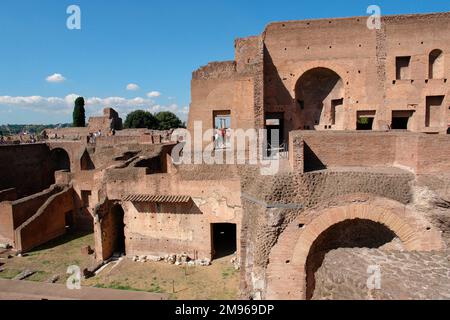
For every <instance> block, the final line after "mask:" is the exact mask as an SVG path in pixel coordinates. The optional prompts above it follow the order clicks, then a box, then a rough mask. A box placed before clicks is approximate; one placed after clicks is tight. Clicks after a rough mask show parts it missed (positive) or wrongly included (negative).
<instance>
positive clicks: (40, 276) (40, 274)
mask: <svg viewBox="0 0 450 320" xmlns="http://www.w3.org/2000/svg"><path fill="white" fill-rule="evenodd" d="M49 278H50V274H49V273H47V272H45V271H37V272H35V273H34V274H32V275H31V276H29V277H28V278H27V280H29V281H35V282H44V281H47V280H48V279H49Z"/></svg>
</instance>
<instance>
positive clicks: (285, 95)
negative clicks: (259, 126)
mask: <svg viewBox="0 0 450 320" xmlns="http://www.w3.org/2000/svg"><path fill="white" fill-rule="evenodd" d="M264 70H265V78H266V80H265V82H266V87H267V88H266V90H265V96H266V97H265V99H264V100H265V101H266V103H268V104H269V105H271V106H277V105H290V104H292V96H291V94H290V93H289V90H288V89H287V88H286V85H285V84H284V82H283V80H282V79H281V78H280V74H279V72H278V70H277V68H276V66H275V64H274V63H273V60H272V57H271V55H270V53H269V51H268V50H267V48H266V46H264Z"/></svg>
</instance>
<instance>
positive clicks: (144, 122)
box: [124, 110, 158, 130]
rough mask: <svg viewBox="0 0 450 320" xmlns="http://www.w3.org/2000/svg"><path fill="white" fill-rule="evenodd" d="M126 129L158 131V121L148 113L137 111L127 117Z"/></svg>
mask: <svg viewBox="0 0 450 320" xmlns="http://www.w3.org/2000/svg"><path fill="white" fill-rule="evenodd" d="M124 126H125V128H126V129H143V128H147V129H153V130H156V129H158V121H157V120H156V118H155V117H154V116H153V115H152V114H151V113H150V112H148V111H143V110H136V111H133V112H131V113H129V114H128V115H127V118H126V120H125V124H124Z"/></svg>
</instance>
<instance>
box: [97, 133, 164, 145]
mask: <svg viewBox="0 0 450 320" xmlns="http://www.w3.org/2000/svg"><path fill="white" fill-rule="evenodd" d="M160 143H162V137H161V135H142V136H120V135H116V136H109V137H108V136H106V137H105V136H102V137H98V138H96V139H95V144H96V146H97V147H107V146H116V145H120V144H160Z"/></svg>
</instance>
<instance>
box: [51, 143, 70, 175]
mask: <svg viewBox="0 0 450 320" xmlns="http://www.w3.org/2000/svg"><path fill="white" fill-rule="evenodd" d="M50 160H51V162H52V166H53V169H54V171H60V170H66V171H69V172H70V157H69V154H68V153H67V152H66V150H64V149H61V148H56V149H53V150H52V151H51V153H50Z"/></svg>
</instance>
